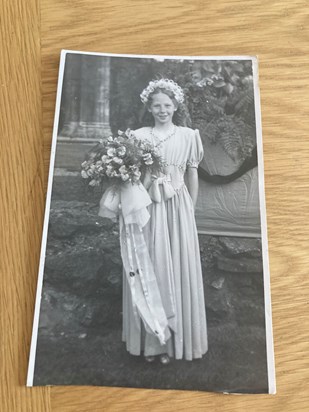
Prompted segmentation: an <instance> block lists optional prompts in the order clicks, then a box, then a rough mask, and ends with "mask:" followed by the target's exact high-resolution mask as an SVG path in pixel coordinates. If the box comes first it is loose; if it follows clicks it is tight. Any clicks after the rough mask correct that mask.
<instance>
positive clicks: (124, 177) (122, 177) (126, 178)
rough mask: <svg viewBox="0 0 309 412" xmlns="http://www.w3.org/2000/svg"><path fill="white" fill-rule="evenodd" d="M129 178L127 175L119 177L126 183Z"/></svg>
mask: <svg viewBox="0 0 309 412" xmlns="http://www.w3.org/2000/svg"><path fill="white" fill-rule="evenodd" d="M129 177H130V176H129V175H128V173H126V174H122V175H121V179H122V180H123V181H124V182H126V181H127V180H128V179H129Z"/></svg>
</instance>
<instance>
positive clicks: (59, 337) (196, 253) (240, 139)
mask: <svg viewBox="0 0 309 412" xmlns="http://www.w3.org/2000/svg"><path fill="white" fill-rule="evenodd" d="M268 266H269V265H268V255H267V233H266V213H265V196H264V177H263V151H262V134H261V117H260V103H259V88H258V73H257V60H256V58H254V57H250V56H229V57H222V56H220V57H218V56H215V57H182V56H136V55H112V54H100V53H84V52H76V51H67V50H64V51H62V53H61V59H60V70H59V81H58V93H57V102H56V113H55V121H54V132H53V140H52V149H51V163H50V173H49V182H48V193H47V199H46V212H45V222H44V231H43V237H42V248H41V258H40V266H39V278H38V287H37V298H36V307H35V314H34V325H33V336H32V343H31V351H30V360H29V370H28V379H27V385H28V386H33V385H102V386H118V387H135V388H155V389H181V390H203V391H216V392H225V393H272V394H274V393H275V391H276V389H275V375H274V354H273V339H272V324H271V306H270V280H269V268H268Z"/></svg>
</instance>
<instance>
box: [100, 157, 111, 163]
mask: <svg viewBox="0 0 309 412" xmlns="http://www.w3.org/2000/svg"><path fill="white" fill-rule="evenodd" d="M101 160H102V162H103V163H109V162H111V161H112V159H110V158H109V157H108V156H107V155H103V156H102V157H101Z"/></svg>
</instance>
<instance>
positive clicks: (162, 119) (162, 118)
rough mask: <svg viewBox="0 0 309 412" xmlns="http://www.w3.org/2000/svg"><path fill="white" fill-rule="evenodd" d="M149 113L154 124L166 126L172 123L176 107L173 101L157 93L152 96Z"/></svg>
mask: <svg viewBox="0 0 309 412" xmlns="http://www.w3.org/2000/svg"><path fill="white" fill-rule="evenodd" d="M151 100H152V101H151V104H150V107H149V109H148V110H149V112H150V113H151V114H152V116H153V118H154V121H155V124H161V125H163V124H167V123H170V122H172V119H173V115H174V112H175V110H176V109H177V107H176V106H175V104H174V102H173V100H172V99H171V98H170V97H169V96H168V95H167V94H165V93H161V92H160V93H157V94H154V95H153V96H152V99H151Z"/></svg>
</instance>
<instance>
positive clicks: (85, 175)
mask: <svg viewBox="0 0 309 412" xmlns="http://www.w3.org/2000/svg"><path fill="white" fill-rule="evenodd" d="M81 174H82V178H84V179H88V177H89V176H88V175H87V173H86V172H85V170H82V172H81Z"/></svg>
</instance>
